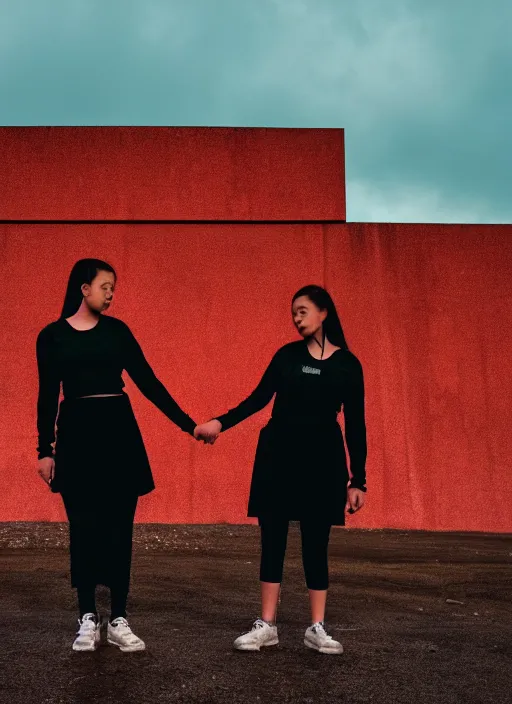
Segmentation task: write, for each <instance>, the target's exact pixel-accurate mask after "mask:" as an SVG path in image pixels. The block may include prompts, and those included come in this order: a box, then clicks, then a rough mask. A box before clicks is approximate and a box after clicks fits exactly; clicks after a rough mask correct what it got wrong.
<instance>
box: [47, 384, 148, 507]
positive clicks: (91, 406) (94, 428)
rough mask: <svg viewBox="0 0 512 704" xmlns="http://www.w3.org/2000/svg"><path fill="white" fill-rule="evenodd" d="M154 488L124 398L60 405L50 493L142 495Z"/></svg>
mask: <svg viewBox="0 0 512 704" xmlns="http://www.w3.org/2000/svg"><path fill="white" fill-rule="evenodd" d="M154 488H155V484H154V482H153V475H152V472H151V467H150V464H149V459H148V456H147V453H146V448H145V447H144V442H143V440H142V435H141V433H140V430H139V426H138V424H137V420H136V418H135V415H134V413H133V409H132V405H131V402H130V398H129V396H128V394H126V393H124V392H123V394H122V395H121V396H99V397H90V398H74V399H64V400H63V401H61V404H60V407H59V414H58V417H57V435H56V443H55V473H54V478H53V481H52V483H51V490H52V491H53V492H54V493H62V494H64V493H65V494H74V493H83V492H91V496H96V495H97V494H98V492H100V493H102V494H105V495H110V496H115V495H116V493H121V494H127V495H133V494H135V495H137V496H142V495H143V494H147V493H149V492H150V491H152V490H153V489H154Z"/></svg>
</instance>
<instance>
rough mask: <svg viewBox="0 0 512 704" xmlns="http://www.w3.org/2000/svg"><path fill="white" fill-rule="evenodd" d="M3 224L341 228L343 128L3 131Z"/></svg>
mask: <svg viewBox="0 0 512 704" xmlns="http://www.w3.org/2000/svg"><path fill="white" fill-rule="evenodd" d="M0 155H1V158H0V220H51V221H55V220H230V221H232V220H251V221H252V220H304V219H306V220H345V219H346V218H345V173H344V164H345V158H344V144H343V130H341V129H279V128H270V129H267V128H254V129H252V128H251V129H246V128H243V129H242V128H223V127H208V128H206V127H182V128H176V127H172V128H169V127H3V128H0Z"/></svg>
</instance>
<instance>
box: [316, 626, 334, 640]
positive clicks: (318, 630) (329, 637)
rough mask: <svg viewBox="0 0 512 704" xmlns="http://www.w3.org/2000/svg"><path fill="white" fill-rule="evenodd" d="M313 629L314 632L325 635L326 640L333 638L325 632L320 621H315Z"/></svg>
mask: <svg viewBox="0 0 512 704" xmlns="http://www.w3.org/2000/svg"><path fill="white" fill-rule="evenodd" d="M313 631H314V633H318V632H320V633H321V634H322V635H323V636H325V638H326V640H333V637H332V636H330V635H328V633H326V630H325V627H324V624H323V623H321V622H320V623H315V625H314V626H313Z"/></svg>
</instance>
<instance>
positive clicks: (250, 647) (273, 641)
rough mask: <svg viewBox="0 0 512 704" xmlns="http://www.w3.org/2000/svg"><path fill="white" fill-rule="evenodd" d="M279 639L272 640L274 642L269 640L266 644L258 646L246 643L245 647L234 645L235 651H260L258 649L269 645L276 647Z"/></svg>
mask: <svg viewBox="0 0 512 704" xmlns="http://www.w3.org/2000/svg"><path fill="white" fill-rule="evenodd" d="M278 644H279V638H274V640H269V641H268V642H267V643H260V645H255V644H253V643H248V644H247V645H234V646H233V647H234V648H235V650H251V651H255V650H260V648H266V647H268V646H269V645H278Z"/></svg>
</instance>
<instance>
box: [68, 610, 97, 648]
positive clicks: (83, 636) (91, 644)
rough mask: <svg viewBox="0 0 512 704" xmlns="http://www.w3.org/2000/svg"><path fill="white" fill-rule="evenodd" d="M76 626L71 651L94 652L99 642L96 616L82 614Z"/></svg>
mask: <svg viewBox="0 0 512 704" xmlns="http://www.w3.org/2000/svg"><path fill="white" fill-rule="evenodd" d="M78 626H79V628H78V631H77V636H76V638H75V642H74V643H73V650H81V651H87V650H96V648H97V647H98V645H99V642H100V624H99V622H98V623H97V622H96V615H95V614H93V613H87V614H84V615H83V616H82V618H81V619H78Z"/></svg>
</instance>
